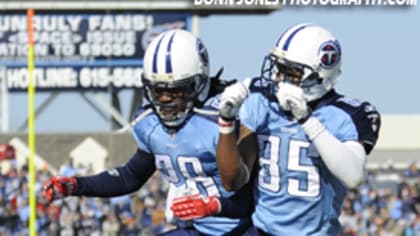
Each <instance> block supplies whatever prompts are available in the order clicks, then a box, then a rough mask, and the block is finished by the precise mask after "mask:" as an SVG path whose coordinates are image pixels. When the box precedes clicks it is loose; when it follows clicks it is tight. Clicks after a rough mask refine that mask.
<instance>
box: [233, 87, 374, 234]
mask: <svg viewBox="0 0 420 236" xmlns="http://www.w3.org/2000/svg"><path fill="white" fill-rule="evenodd" d="M313 116H314V117H316V118H317V119H319V121H320V122H321V123H322V124H323V125H324V126H325V127H326V129H327V130H329V131H330V132H331V133H332V134H333V135H334V136H335V137H337V138H338V139H339V140H341V141H350V140H352V141H360V142H362V143H363V145H364V147H365V150H366V153H370V151H371V150H372V148H373V146H374V145H375V143H376V140H377V137H378V130H379V125H380V124H379V121H380V120H379V114H378V113H377V111H376V110H375V108H374V107H373V106H372V105H370V104H369V103H366V102H359V101H357V100H354V99H349V98H346V97H344V96H341V95H338V94H337V93H335V92H331V93H329V95H328V96H327V97H326V98H325V99H324V100H322V101H321V102H320V103H319V104H318V106H317V107H316V108H315V109H314V111H313ZM239 117H240V120H241V124H242V125H244V126H246V127H247V128H249V129H250V130H252V131H253V132H255V133H256V134H257V136H258V140H259V152H260V154H259V155H260V156H259V159H258V160H259V174H258V177H257V178H256V180H255V185H256V190H255V196H254V197H255V201H256V207H255V212H254V214H253V216H252V220H253V223H254V225H255V226H256V227H257V228H259V229H261V230H263V231H265V232H267V233H270V234H271V235H336V234H338V232H339V230H340V225H339V222H338V217H339V215H340V212H341V207H342V203H343V200H344V197H345V195H346V187H345V186H344V185H343V184H342V183H341V182H340V181H339V180H338V179H337V178H336V177H335V176H334V175H333V174H332V173H331V172H330V171H329V170H328V168H327V167H326V165H325V164H324V163H323V161H322V159H321V158H320V156H319V153H318V152H317V150H316V148H315V146H314V145H313V144H312V143H311V141H310V140H309V139H308V137H307V136H306V134H305V133H304V131H303V129H302V128H301V125H300V124H299V123H297V122H296V121H295V120H293V119H290V117H289V116H287V115H286V114H285V113H284V112H283V111H282V110H281V109H280V108H279V105H278V103H277V102H276V101H270V100H269V99H267V98H266V97H265V96H263V95H262V94H260V93H253V94H251V95H250V96H249V97H248V99H247V100H245V102H244V104H243V105H242V107H241V110H240V114H239Z"/></svg>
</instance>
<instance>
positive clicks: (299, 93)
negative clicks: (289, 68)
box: [276, 82, 311, 123]
mask: <svg viewBox="0 0 420 236" xmlns="http://www.w3.org/2000/svg"><path fill="white" fill-rule="evenodd" d="M276 96H277V100H278V102H279V104H280V107H281V108H282V109H283V110H285V111H290V112H291V113H292V115H293V117H294V118H295V119H296V120H298V121H299V122H300V123H303V122H304V121H306V119H307V118H308V117H309V116H310V115H311V109H310V108H309V107H308V105H307V102H306V100H305V97H304V96H303V90H302V88H300V87H298V86H296V85H293V84H290V83H285V82H280V83H279V85H278V91H277V93H276Z"/></svg>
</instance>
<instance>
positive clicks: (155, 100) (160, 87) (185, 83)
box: [142, 74, 207, 128]
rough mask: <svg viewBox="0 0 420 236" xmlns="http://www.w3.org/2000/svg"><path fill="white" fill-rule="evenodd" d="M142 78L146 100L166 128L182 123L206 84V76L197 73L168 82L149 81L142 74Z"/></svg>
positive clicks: (190, 112)
mask: <svg viewBox="0 0 420 236" xmlns="http://www.w3.org/2000/svg"><path fill="white" fill-rule="evenodd" d="M142 80H143V84H144V87H145V90H146V98H147V100H149V102H150V103H151V105H152V107H153V109H154V111H155V112H156V114H157V115H158V117H159V119H160V120H161V121H162V123H163V124H164V125H165V126H167V127H168V128H177V127H180V126H181V125H183V124H184V122H185V121H186V120H187V118H188V117H189V116H190V115H191V114H192V111H193V108H194V103H195V102H196V101H197V98H198V96H199V95H200V93H202V91H203V90H204V89H205V87H206V84H207V78H206V76H204V75H198V74H197V75H194V76H191V77H187V78H183V79H178V80H172V81H170V82H168V81H151V80H149V79H147V78H145V77H144V76H143V79H142Z"/></svg>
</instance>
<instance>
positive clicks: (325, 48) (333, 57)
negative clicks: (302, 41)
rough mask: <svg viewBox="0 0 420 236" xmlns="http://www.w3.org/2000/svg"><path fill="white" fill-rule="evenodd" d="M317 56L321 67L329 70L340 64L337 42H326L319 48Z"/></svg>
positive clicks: (339, 51) (339, 50)
mask: <svg viewBox="0 0 420 236" xmlns="http://www.w3.org/2000/svg"><path fill="white" fill-rule="evenodd" d="M318 55H320V58H321V67H323V68H326V69H330V68H332V67H334V66H335V65H337V64H338V63H339V62H340V59H341V49H340V45H339V44H338V42H337V41H327V42H325V43H323V44H322V45H321V47H319V50H318Z"/></svg>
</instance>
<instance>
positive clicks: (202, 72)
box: [142, 29, 210, 128]
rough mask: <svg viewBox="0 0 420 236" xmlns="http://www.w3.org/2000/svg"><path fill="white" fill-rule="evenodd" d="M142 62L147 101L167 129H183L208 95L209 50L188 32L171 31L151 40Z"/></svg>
mask: <svg viewBox="0 0 420 236" xmlns="http://www.w3.org/2000/svg"><path fill="white" fill-rule="evenodd" d="M143 62H144V65H143V67H144V71H143V75H142V82H143V85H144V88H145V95H146V98H147V99H148V100H149V102H150V103H151V105H152V107H153V109H154V111H155V112H156V114H157V115H158V117H159V118H160V120H161V121H162V122H163V124H164V125H165V126H167V127H170V128H176V127H179V126H181V125H182V124H183V123H184V122H185V121H186V119H187V118H188V117H189V115H190V114H191V113H192V111H193V108H194V104H196V103H202V102H204V101H205V100H206V99H207V96H208V93H209V89H210V78H209V57H208V53H207V49H206V47H205V46H204V44H203V43H202V42H201V40H200V39H199V38H197V37H196V36H194V35H193V34H192V33H190V32H188V31H185V30H180V29H176V30H170V31H166V32H163V33H161V34H160V35H158V36H157V37H156V38H155V39H153V40H152V42H151V43H150V45H149V46H148V48H147V50H146V52H145V55H144V61H143Z"/></svg>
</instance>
